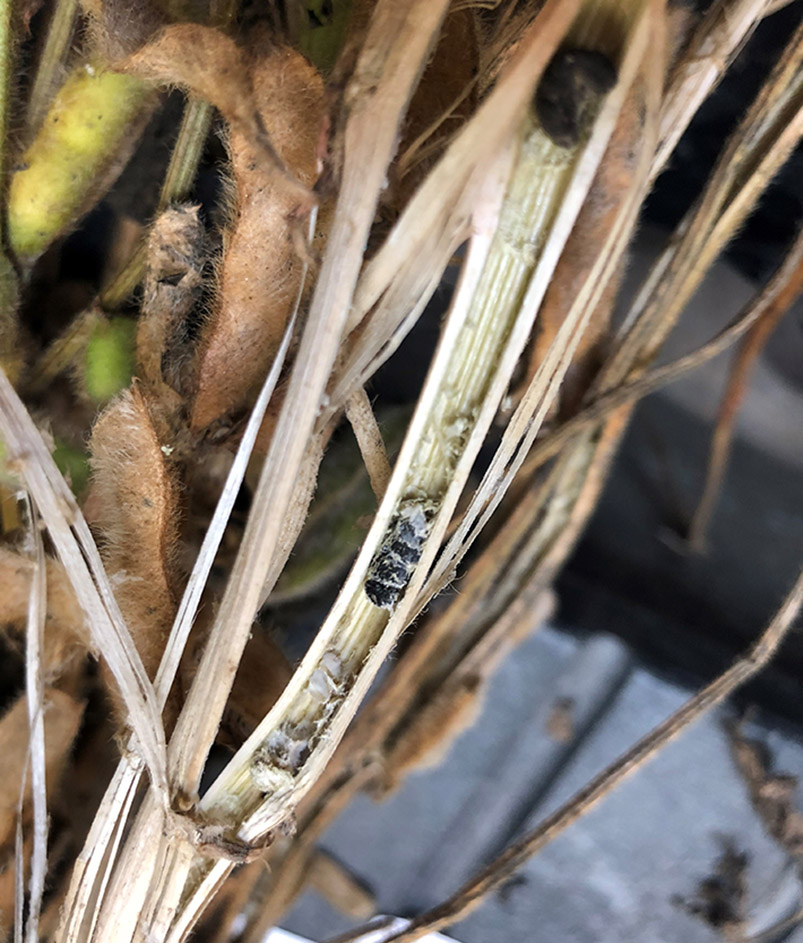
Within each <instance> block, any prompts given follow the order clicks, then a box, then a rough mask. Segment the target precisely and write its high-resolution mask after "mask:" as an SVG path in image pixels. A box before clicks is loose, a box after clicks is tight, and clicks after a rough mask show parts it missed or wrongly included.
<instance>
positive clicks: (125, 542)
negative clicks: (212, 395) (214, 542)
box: [87, 386, 179, 678]
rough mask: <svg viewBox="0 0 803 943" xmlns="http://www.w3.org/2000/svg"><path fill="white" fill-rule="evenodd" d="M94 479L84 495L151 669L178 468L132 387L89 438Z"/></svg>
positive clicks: (171, 575)
mask: <svg viewBox="0 0 803 943" xmlns="http://www.w3.org/2000/svg"><path fill="white" fill-rule="evenodd" d="M90 450H91V454H92V469H93V482H92V491H91V494H90V497H89V499H88V501H87V510H89V508H90V507H91V509H92V521H93V523H94V524H95V527H96V529H97V532H98V533H99V535H100V537H101V556H102V558H103V562H104V564H105V566H106V569H107V571H108V572H109V574H110V578H111V580H112V584H113V586H114V592H115V597H116V599H117V602H118V605H119V606H120V610H121V612H122V613H123V616H124V617H125V620H126V623H127V624H128V628H129V631H130V632H131V637H132V639H133V640H134V644H135V645H136V647H137V651H138V652H139V655H140V657H141V658H142V662H143V665H144V666H145V670H146V671H147V673H148V675H149V677H151V678H153V677H154V675H155V673H156V669H157V668H158V667H159V661H160V660H161V657H162V651H163V649H164V644H165V641H166V639H167V635H168V632H169V630H170V626H171V624H172V622H173V617H174V615H175V609H176V601H175V587H174V581H175V560H174V555H175V551H176V545H177V540H178V513H179V493H178V486H177V480H176V479H177V473H176V469H175V467H173V466H172V465H171V464H170V463H169V461H168V460H167V457H166V455H165V453H164V452H163V451H162V448H161V443H160V441H159V438H158V436H157V433H156V431H155V430H154V424H153V421H152V419H151V415H150V412H149V410H148V406H147V404H146V401H145V398H144V396H143V394H142V392H141V391H140V390H139V388H138V387H136V386H134V387H132V388H131V389H130V390H127V391H126V392H125V393H123V394H122V396H120V398H119V399H117V400H115V401H114V402H113V403H112V404H111V405H110V406H109V407H108V408H107V409H106V410H105V411H104V412H103V413H102V414H101V416H100V418H99V419H98V421H97V422H96V423H95V427H94V429H93V430H92V438H91V441H90Z"/></svg>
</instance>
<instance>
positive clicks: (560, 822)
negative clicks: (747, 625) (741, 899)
mask: <svg viewBox="0 0 803 943" xmlns="http://www.w3.org/2000/svg"><path fill="white" fill-rule="evenodd" d="M802 603H803V571H801V572H800V574H799V575H798V578H797V581H796V582H795V585H794V586H793V588H792V590H791V592H790V593H789V595H788V596H787V597H786V599H785V600H784V602H783V603H782V605H781V607H780V609H779V610H778V612H777V614H776V616H775V618H774V619H773V620H772V622H770V624H769V626H768V627H767V628H766V630H765V631H764V633H763V634H762V635H761V637H760V638H759V639H758V641H757V642H756V643H755V645H754V646H753V648H752V649H751V650H750V651H749V652H748V653H747V654H746V655H744V656H743V657H742V658H741V659H740V660H739V661H737V662H736V664H734V665H733V666H732V667H731V668H729V669H728V670H727V671H725V672H724V673H723V674H722V675H720V676H719V677H718V678H717V679H716V680H715V681H713V682H712V683H711V684H709V685H708V686H707V687H705V688H703V690H702V691H700V692H699V693H698V694H696V695H694V697H692V698H690V699H689V700H688V701H687V702H686V703H685V704H684V705H683V707H681V708H680V709H679V710H677V711H676V712H675V713H674V714H672V716H671V717H669V718H667V720H665V721H664V722H663V723H662V724H660V725H659V726H658V727H656V728H655V729H654V730H652V731H651V732H650V733H648V734H647V735H646V736H645V737H644V738H643V739H641V740H640V741H639V742H638V743H637V744H635V746H633V747H632V748H631V749H630V750H628V751H627V753H625V754H624V755H623V756H622V757H620V758H619V759H618V760H617V761H616V762H615V763H613V764H612V765H611V766H609V767H608V768H607V769H606V770H604V771H603V772H602V773H600V774H599V776H596V777H595V778H594V779H592V780H591V782H589V783H588V784H587V785H586V786H584V787H583V788H582V789H581V790H580V791H579V792H577V793H576V794H575V795H574V796H573V797H572V798H571V799H570V800H569V801H568V802H567V803H566V804H565V805H563V806H562V807H561V808H560V809H558V810H557V811H556V812H554V813H553V814H552V815H550V816H549V817H548V818H547V819H546V820H545V821H544V822H542V823H541V825H539V826H538V827H537V828H536V829H534V830H533V831H532V832H530V833H529V834H528V835H526V836H525V837H524V838H522V839H521V841H518V842H516V843H515V844H514V845H512V846H511V847H510V848H508V849H507V851H505V852H503V853H502V854H501V855H500V856H499V857H498V858H496V859H495V860H494V861H493V862H491V864H490V865H488V867H487V868H484V869H483V870H482V871H481V872H480V873H479V874H478V875H477V877H475V878H474V879H473V880H471V881H469V882H468V883H467V884H465V885H464V886H463V887H462V888H461V889H460V890H459V891H458V892H457V893H456V894H455V895H454V896H453V897H451V898H449V900H447V901H445V902H444V903H442V904H439V905H438V906H436V907H433V908H432V909H431V910H429V911H427V912H426V913H425V914H422V915H421V916H420V917H417V918H416V919H415V920H413V921H412V923H411V924H410V925H409V926H408V927H406V928H405V929H404V930H401V931H399V932H397V933H395V934H393V935H391V936H387V937H385V938H384V941H383V943H391V941H392V943H413V941H414V940H419V939H421V937H422V936H424V935H426V934H427V933H432V932H434V931H435V930H439V929H441V928H442V927H445V926H448V925H449V924H452V923H454V922H455V921H457V920H459V919H461V918H463V917H465V916H467V915H468V914H469V913H471V911H472V910H474V909H475V908H476V907H478V906H479V905H480V904H481V903H482V901H483V900H484V899H485V898H486V897H487V896H488V894H490V893H492V892H493V891H494V890H496V889H497V888H499V887H500V886H501V885H502V884H504V882H505V881H507V880H508V879H509V878H510V876H511V874H513V873H514V872H515V871H516V870H517V869H518V868H519V867H521V865H523V864H524V863H525V862H526V861H527V860H528V859H529V858H531V857H532V856H533V855H535V854H536V853H537V852H539V851H541V849H542V848H544V847H545V846H546V845H548V844H549V843H550V842H551V841H553V840H554V839H555V838H557V836H558V835H560V834H561V832H563V831H564V830H565V829H566V828H568V827H569V826H570V825H572V824H574V823H575V822H576V821H577V820H578V819H580V818H582V817H583V816H584V815H585V814H586V813H587V812H590V811H591V810H592V809H593V808H594V807H595V806H596V805H597V804H598V803H599V802H600V801H601V800H602V799H604V798H605V797H606V796H607V795H608V794H609V793H610V792H612V791H613V790H614V789H615V788H616V787H617V786H619V785H620V783H622V782H623V781H624V780H625V779H626V778H627V777H628V776H630V775H631V774H632V773H634V772H635V771H636V770H637V769H639V767H641V766H642V765H643V764H644V763H646V762H648V761H649V760H651V759H652V758H653V757H654V756H655V755H656V754H657V753H658V752H659V751H660V750H662V749H663V748H664V747H665V746H666V745H667V744H668V743H669V742H670V741H671V740H673V739H675V737H677V736H678V735H679V734H680V733H682V732H683V731H684V730H686V729H687V728H688V727H689V726H690V725H691V724H693V723H694V722H695V721H697V720H699V718H700V717H702V716H703V715H704V714H706V713H708V712H709V711H710V710H712V709H713V708H714V707H716V706H717V705H718V704H721V703H722V701H723V700H725V698H726V697H728V696H729V695H730V694H732V693H733V692H734V691H735V690H736V689H737V688H739V687H740V686H741V685H743V684H744V683H745V682H746V681H749V680H750V678H752V677H753V676H754V675H756V674H757V673H758V672H759V671H761V670H762V668H764V667H765V666H766V665H767V664H768V662H769V661H770V660H771V659H772V657H773V656H774V655H775V653H776V652H777V650H778V647H779V646H780V644H781V642H782V641H783V640H784V638H785V636H786V634H787V633H788V631H789V630H790V629H791V627H792V624H793V622H794V620H795V618H796V616H797V614H798V611H799V609H800V606H801V604H802ZM358 936H359V934H357V935H355V936H353V937H352V939H356V938H357V937H358Z"/></svg>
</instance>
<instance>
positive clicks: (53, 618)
mask: <svg viewBox="0 0 803 943" xmlns="http://www.w3.org/2000/svg"><path fill="white" fill-rule="evenodd" d="M33 566H34V564H33V562H32V561H31V560H30V559H29V558H28V557H24V556H21V555H20V554H18V553H14V552H13V551H12V550H9V549H7V548H5V547H2V548H0V586H2V587H3V592H2V594H0V625H3V626H4V628H6V630H7V629H8V628H12V627H13V628H14V629H17V630H19V632H24V630H25V624H26V620H27V617H28V597H29V594H30V584H31V573H32V571H33ZM16 634H17V633H15V635H16ZM15 641H16V638H15ZM19 645H20V648H22V646H23V645H24V640H23V638H22V636H21V635H19ZM91 651H92V641H91V638H90V635H89V629H88V626H87V624H86V619H85V617H84V613H83V610H82V609H81V607H80V606H79V605H78V601H77V600H76V598H75V593H74V592H73V589H72V586H71V584H70V581H69V579H68V577H67V574H66V572H65V570H64V567H63V566H62V564H61V563H60V562H59V561H58V560H53V559H48V561H47V615H46V622H45V640H44V648H43V650H42V669H43V672H44V676H45V683H48V684H53V683H54V682H55V681H56V679H57V678H59V677H60V676H61V675H62V674H63V673H64V672H65V671H67V670H68V669H69V668H71V667H72V666H74V665H75V663H76V662H77V661H78V660H79V659H81V658H83V657H84V655H86V653H87V652H91Z"/></svg>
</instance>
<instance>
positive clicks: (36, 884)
mask: <svg viewBox="0 0 803 943" xmlns="http://www.w3.org/2000/svg"><path fill="white" fill-rule="evenodd" d="M27 503H28V521H29V524H30V528H31V540H32V543H33V558H34V565H33V571H32V573H31V589H30V596H29V600H28V626H27V631H26V643H25V690H26V700H27V704H28V726H29V729H30V757H31V800H32V805H33V849H32V852H31V877H30V881H29V883H28V888H29V899H28V918H27V922H26V926H25V940H26V943H37V941H38V940H39V914H40V912H41V909H42V896H43V894H44V892H45V875H46V873H47V833H48V817H47V786H46V778H45V718H44V706H45V703H44V677H43V671H42V649H43V647H44V636H45V619H46V617H47V566H46V563H45V548H44V543H43V541H42V533H41V531H40V529H39V517H38V515H37V513H36V511H35V509H34V506H33V502H32V501H31V500H30V498H28V501H27ZM21 864H22V862H21Z"/></svg>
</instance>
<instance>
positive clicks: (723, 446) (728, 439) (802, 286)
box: [688, 230, 803, 550]
mask: <svg viewBox="0 0 803 943" xmlns="http://www.w3.org/2000/svg"><path fill="white" fill-rule="evenodd" d="M795 257H796V258H797V264H796V265H792V266H791V267H790V265H789V264H788V262H789V259H790V258H795ZM790 268H791V271H790ZM779 281H780V282H781V284H780V285H778V288H777V291H776V292H775V294H774V296H773V297H772V298H771V299H770V300H769V302H768V303H766V304H764V305H763V306H762V307H761V308H760V310H759V313H758V317H757V318H756V319H755V323H754V324H753V325H752V326H751V328H750V331H749V333H748V334H747V336H746V337H745V338H744V340H743V341H742V344H741V346H740V347H739V350H738V351H737V352H736V357H735V359H734V361H733V364H732V366H731V370H730V374H729V376H728V382H727V386H726V388H725V392H724V393H723V395H722V400H721V402H720V406H719V414H718V416H717V421H716V425H715V427H714V434H713V437H712V440H711V451H710V454H709V458H708V468H707V471H706V477H705V485H704V487H703V493H702V496H701V497H700V502H699V504H698V505H697V510H696V511H695V512H694V515H693V517H692V520H691V523H690V525H689V534H688V539H689V543H690V544H691V546H692V547H693V548H694V549H695V550H703V549H704V546H705V541H706V535H707V531H708V525H709V523H710V521H711V516H712V514H713V513H714V508H715V506H716V502H717V497H718V495H719V492H720V490H721V488H722V482H723V479H724V477H725V471H726V469H727V466H728V458H729V456H730V450H731V443H732V440H733V431H734V425H735V422H736V416H737V415H738V412H739V406H740V405H741V402H742V399H743V397H744V395H745V393H746V388H747V384H748V382H749V379H750V372H751V370H752V368H753V366H754V365H755V362H756V360H757V358H758V356H759V354H760V353H761V351H762V350H763V349H764V345H765V344H766V343H767V341H768V340H769V338H770V337H771V335H772V333H773V331H774V330H775V328H776V327H777V326H778V323H779V322H780V320H781V318H782V317H783V316H784V315H785V314H786V312H787V311H788V310H789V308H790V306H791V305H793V304H794V303H795V300H796V299H797V298H798V297H799V295H800V294H801V292H803V230H802V231H801V233H800V234H799V235H798V237H797V239H796V240H795V244H794V246H793V247H792V249H791V250H790V253H789V255H788V256H787V261H786V263H785V264H784V265H783V266H782V270H781V272H779V275H778V276H776V278H775V279H773V283H777V282H779Z"/></svg>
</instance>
